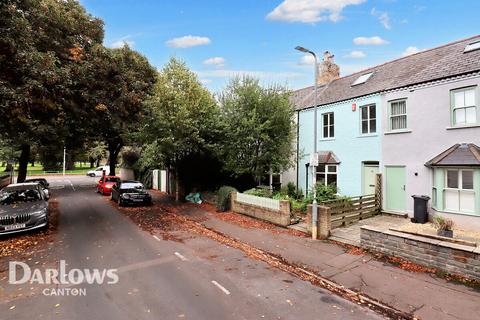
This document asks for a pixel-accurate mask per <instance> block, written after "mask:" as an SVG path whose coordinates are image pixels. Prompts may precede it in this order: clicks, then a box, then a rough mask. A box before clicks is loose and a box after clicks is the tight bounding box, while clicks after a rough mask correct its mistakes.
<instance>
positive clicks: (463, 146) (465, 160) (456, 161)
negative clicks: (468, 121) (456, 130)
mask: <svg viewBox="0 0 480 320" xmlns="http://www.w3.org/2000/svg"><path fill="white" fill-rule="evenodd" d="M425 165H426V166H427V167H435V166H437V167H438V166H460V167H462V166H463V167H471V166H474V167H480V148H479V147H478V146H477V145H475V144H473V143H457V144H455V145H453V146H452V147H450V148H448V149H447V150H445V151H443V152H442V153H440V154H439V155H438V156H436V157H435V158H433V159H432V160H430V161H428V162H427V163H425Z"/></svg>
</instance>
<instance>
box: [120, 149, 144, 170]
mask: <svg viewBox="0 0 480 320" xmlns="http://www.w3.org/2000/svg"><path fill="white" fill-rule="evenodd" d="M121 156H122V167H124V168H129V169H131V168H133V166H134V165H135V164H136V163H137V161H138V159H139V158H140V155H139V154H138V152H137V151H135V150H133V149H131V148H129V149H127V150H123V152H122V154H121Z"/></svg>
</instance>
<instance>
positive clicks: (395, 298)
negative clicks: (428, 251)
mask: <svg viewBox="0 0 480 320" xmlns="http://www.w3.org/2000/svg"><path fill="white" fill-rule="evenodd" d="M182 214H184V215H186V216H189V217H192V218H195V219H197V220H198V221H202V222H201V223H203V224H204V225H205V226H206V227H209V228H212V229H215V230H217V231H219V232H222V233H223V234H226V235H228V236H230V237H233V238H236V239H239V240H241V241H243V242H246V243H248V244H250V245H252V246H255V247H257V248H259V249H262V250H265V251H267V252H270V253H273V254H276V255H280V256H281V257H283V258H284V259H286V260H287V261H289V262H292V263H295V264H297V265H300V266H305V267H308V268H309V269H311V270H315V272H317V273H318V274H319V275H321V276H323V277H326V278H327V279H329V280H331V281H334V282H336V283H337V284H340V285H343V286H345V287H347V288H349V289H352V290H355V291H357V292H362V293H364V294H366V295H368V296H370V297H372V298H374V299H377V300H379V301H382V302H384V303H386V304H388V305H389V306H392V307H394V308H396V309H398V310H401V311H404V312H407V313H412V314H414V315H415V316H416V317H417V318H420V319H435V320H440V319H479V314H480V291H478V289H473V288H470V287H467V286H465V285H462V284H456V283H453V282H448V281H446V280H444V279H442V278H439V277H437V276H435V275H433V274H427V273H417V272H410V271H406V270H403V269H400V268H399V267H396V266H394V265H391V264H389V263H385V262H382V261H378V260H376V259H374V258H373V257H372V256H370V255H367V254H361V255H359V254H350V253H348V251H347V249H346V248H344V247H342V246H339V245H337V244H334V243H332V242H329V241H318V240H312V239H310V238H304V237H299V236H295V235H291V234H288V233H286V232H282V229H281V228H278V230H276V231H277V232H272V229H270V228H268V229H266V230H265V229H261V228H245V227H242V226H240V225H238V224H235V223H233V222H230V221H224V220H222V219H219V218H218V217H217V216H216V215H215V214H212V213H209V212H207V211H205V210H202V209H201V208H199V207H192V206H191V207H189V208H187V209H184V210H183V211H182ZM274 230H275V229H274ZM283 230H285V229H283Z"/></svg>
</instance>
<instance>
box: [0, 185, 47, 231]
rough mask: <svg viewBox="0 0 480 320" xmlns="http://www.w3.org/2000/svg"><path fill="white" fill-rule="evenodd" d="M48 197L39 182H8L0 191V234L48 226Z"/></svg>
mask: <svg viewBox="0 0 480 320" xmlns="http://www.w3.org/2000/svg"><path fill="white" fill-rule="evenodd" d="M47 200H48V197H47V196H46V194H45V192H44V189H43V187H42V186H41V185H40V184H39V183H16V184H10V185H8V186H6V187H5V188H3V189H2V191H0V235H4V234H11V233H17V232H24V231H28V230H33V229H39V228H47V227H48V216H49V214H48V202H47Z"/></svg>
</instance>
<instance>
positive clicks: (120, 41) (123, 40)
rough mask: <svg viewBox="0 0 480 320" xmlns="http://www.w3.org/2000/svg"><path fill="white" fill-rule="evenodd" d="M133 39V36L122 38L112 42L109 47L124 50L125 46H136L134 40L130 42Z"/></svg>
mask: <svg viewBox="0 0 480 320" xmlns="http://www.w3.org/2000/svg"><path fill="white" fill-rule="evenodd" d="M131 38H132V36H131V35H128V36H125V37H121V38H120V39H118V40H115V41H113V42H111V43H110V44H109V45H108V47H109V48H113V49H117V48H122V47H123V46H125V45H128V46H129V47H133V46H134V45H135V42H134V41H133V40H130V39H131Z"/></svg>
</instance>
